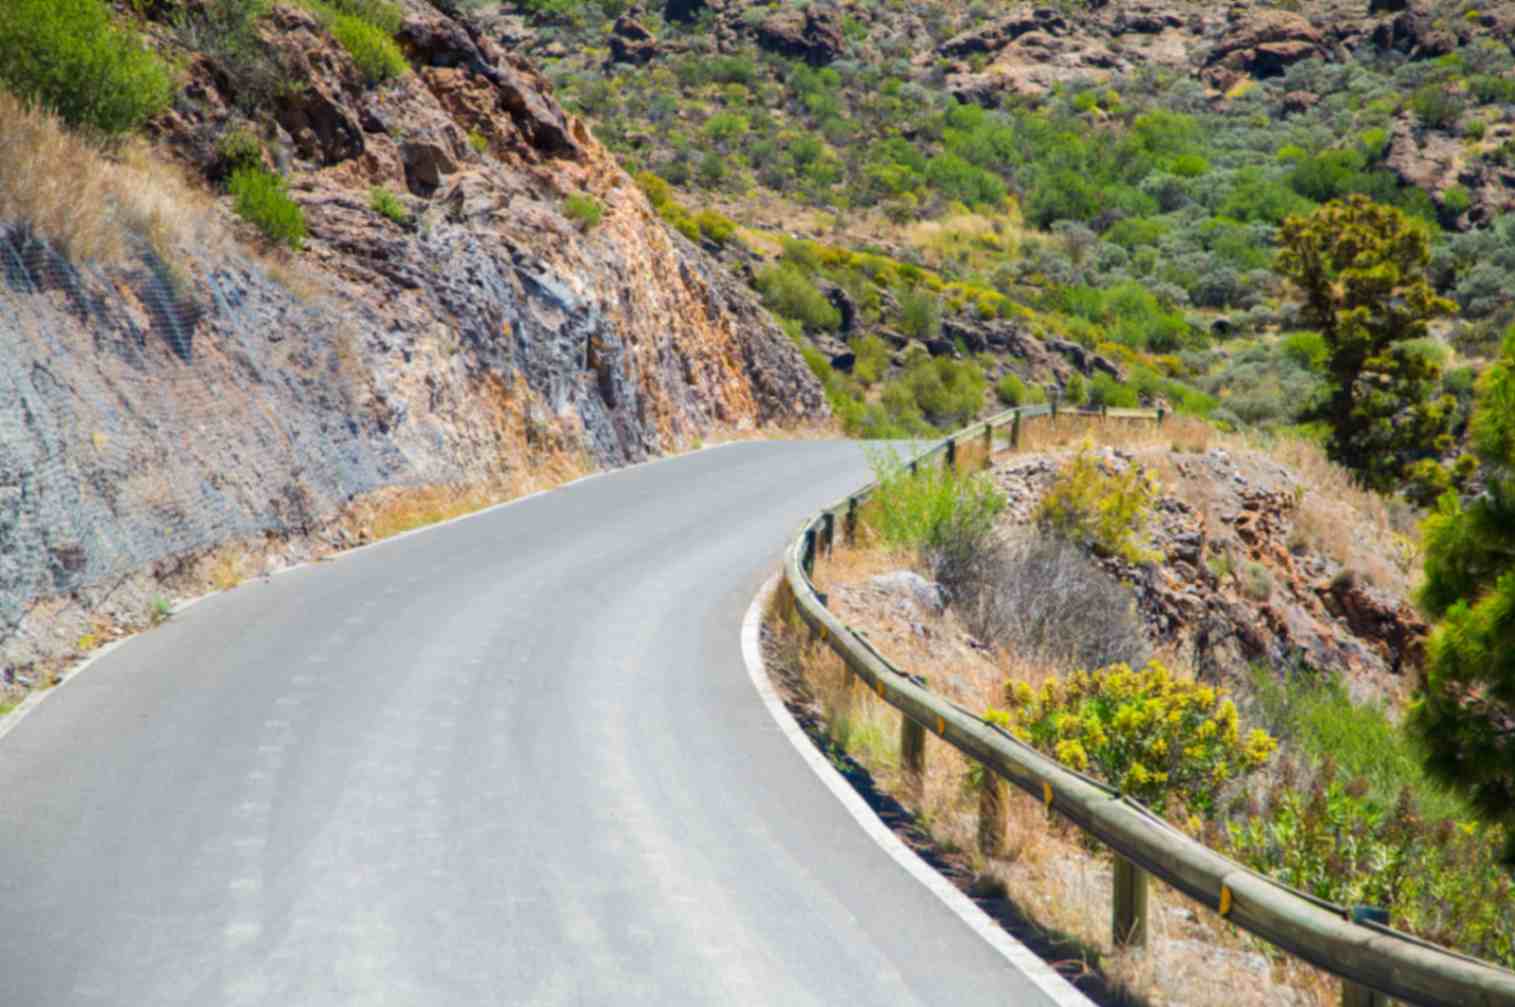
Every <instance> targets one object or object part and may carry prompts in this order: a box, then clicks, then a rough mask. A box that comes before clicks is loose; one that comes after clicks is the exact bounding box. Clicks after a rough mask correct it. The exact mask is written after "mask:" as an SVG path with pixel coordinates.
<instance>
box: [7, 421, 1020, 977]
mask: <svg viewBox="0 0 1515 1007" xmlns="http://www.w3.org/2000/svg"><path fill="white" fill-rule="evenodd" d="M866 478H867V467H866V465H865V464H864V460H863V457H862V451H861V450H860V448H859V446H858V445H856V444H846V443H800V444H772V443H767V444H746V445H738V446H732V447H725V448H721V449H719V450H715V451H706V452H700V453H697V454H694V455H691V456H687V457H683V458H678V459H674V460H671V461H666V462H661V463H658V464H655V465H649V466H643V467H640V468H635V469H631V470H627V471H623V472H618V473H614V474H611V475H608V476H605V477H602V478H596V479H592V480H588V481H585V482H581V483H578V484H575V485H573V486H570V487H568V488H566V489H563V490H560V491H557V492H554V493H550V494H547V495H544V496H539V497H535V498H532V499H529V500H526V501H523V502H520V503H517V504H515V505H512V506H508V507H504V508H499V509H496V510H492V511H489V512H487V513H484V514H482V515H479V516H476V517H474V518H471V519H469V520H465V521H461V522H457V523H454V524H450V525H447V526H444V527H440V528H436V529H431V530H429V531H426V532H424V533H422V534H418V535H413V536H408V537H405V538H402V539H398V540H394V541H391V542H387V543H383V544H381V545H379V546H376V547H374V548H370V549H366V550H362V551H359V552H357V553H354V554H351V555H348V556H345V557H343V558H341V559H339V560H338V561H336V562H332V563H323V564H318V565H315V566H310V567H305V568H302V569H299V570H295V571H292V572H290V573H288V574H286V575H283V576H279V577H277V578H274V579H272V580H269V581H263V582H257V583H251V584H248V585H245V586H243V587H241V588H239V589H237V590H235V591H232V592H229V593H226V594H222V595H218V596H216V597H213V598H210V599H207V600H205V601H203V602H201V603H200V604H197V605H195V606H193V607H192V608H190V609H188V610H187V611H185V612H184V613H182V614H180V615H179V616H177V617H176V618H175V619H173V620H172V621H171V622H170V623H168V624H167V625H165V626H163V627H161V628H159V629H157V630H155V631H153V632H151V633H148V634H145V635H143V636H141V637H139V638H137V639H134V640H132V641H130V642H129V643H128V644H126V645H125V646H123V647H121V648H119V649H117V650H116V651H114V652H113V653H111V654H109V655H107V656H105V657H104V658H102V659H101V660H100V661H99V662H98V663H97V664H96V665H95V666H94V667H92V668H90V669H88V670H87V671H86V672H85V673H83V674H82V675H80V676H79V678H77V679H76V680H74V681H72V682H71V683H70V684H68V685H67V686H66V687H65V688H63V689H61V690H60V691H59V692H58V693H57V694H56V695H54V696H52V697H50V698H49V700H48V701H47V702H46V703H44V704H42V705H41V706H39V707H38V708H37V709H36V710H35V711H34V712H32V713H31V714H30V715H28V716H27V717H26V718H25V719H23V720H21V721H20V722H19V723H18V724H16V725H15V728H14V730H12V731H11V732H10V733H9V734H7V735H6V736H5V737H4V738H3V740H0V1004H4V1005H8V1007H52V1005H63V1004H123V1005H134V1007H135V1005H177V1004H185V1005H196V1007H201V1005H214V1004H228V1005H242V1004H269V1005H280V1007H285V1005H288V1007H296V1005H300V1007H303V1005H325V1004H362V1005H385V1004H396V1005H449V1007H454V1005H473V1004H610V1003H616V1004H625V1003H639V1004H640V1003H647V1004H659V1005H664V1004H684V1003H689V1004H775V1005H786V1007H788V1005H805V1004H845V1005H861V1004H869V1005H873V1004H915V1003H931V1004H954V1005H961V1004H977V1003H1015V1004H1045V1003H1049V1002H1050V1001H1049V1000H1048V999H1047V997H1046V995H1045V994H1043V993H1041V992H1040V991H1039V990H1038V988H1037V987H1036V986H1034V985H1033V984H1032V983H1030V982H1029V981H1027V980H1026V979H1024V978H1023V977H1021V976H1020V975H1019V974H1018V973H1016V972H1015V971H1013V970H1012V969H1011V968H1010V966H1009V965H1008V964H1007V962H1006V960H1005V959H1004V958H1003V957H1001V956H1000V955H998V954H997V953H995V952H994V951H993V950H992V949H991V948H990V947H989V946H988V945H987V944H986V943H985V942H984V941H983V940H982V939H981V938H979V937H978V936H976V935H975V934H974V933H973V932H972V930H971V929H970V928H969V927H968V925H967V924H965V923H964V922H962V921H961V920H960V919H959V918H958V917H957V916H955V915H953V914H952V913H951V912H949V911H948V910H947V908H946V907H945V906H944V905H943V904H942V903H941V902H940V901H938V900H937V899H936V898H935V897H934V896H933V895H931V894H930V893H929V892H928V891H927V890H926V889H925V888H924V887H923V886H922V885H920V884H919V883H918V882H917V881H915V880H914V879H912V878H911V877H910V876H909V875H908V874H906V873H905V872H904V871H903V870H902V869H901V868H900V867H899V866H897V865H896V863H895V862H894V861H893V860H891V859H890V858H889V857H888V856H887V855H886V854H885V853H884V852H883V851H882V850H881V849H880V848H879V847H878V846H876V845H874V843H873V842H872V841H871V840H869V839H868V838H867V837H866V836H865V835H864V833H863V831H862V830H861V829H859V828H858V826H857V824H856V823H855V822H854V821H853V820H852V819H851V818H850V817H848V815H847V813H846V812H845V811H844V810H843V808H842V807H841V805H840V804H838V802H837V801H836V799H835V798H834V797H833V796H832V794H831V793H829V792H828V791H827V790H826V788H825V787H824V786H823V785H822V784H821V783H820V781H819V780H818V779H817V778H816V777H815V776H814V775H813V774H812V772H811V771H810V770H809V769H808V768H807V767H806V765H805V763H804V761H803V760H802V759H801V758H800V757H799V756H798V754H797V753H796V752H795V750H794V749H793V748H792V747H791V746H790V744H789V743H788V741H787V740H786V738H785V737H784V735H783V734H782V733H781V732H780V731H779V729H778V728H777V726H776V724H775V723H774V721H773V719H772V718H771V717H770V715H769V713H768V712H767V710H766V709H765V708H764V706H763V705H762V703H761V702H759V700H758V697H757V695H756V694H755V692H754V690H753V687H752V684H751V682H750V681H749V680H748V677H747V674H746V671H745V669H744V665H743V662H742V657H741V652H740V649H739V644H738V640H739V632H740V626H741V622H742V616H743V614H744V612H745V610H746V608H747V606H748V604H749V602H750V601H751V599H752V597H753V594H754V592H755V591H756V590H757V588H758V586H759V584H760V582H761V581H762V580H763V579H764V578H765V577H766V576H767V575H768V574H769V573H770V572H771V571H772V570H773V569H774V567H775V565H776V561H777V559H778V554H779V550H780V547H781V545H782V543H783V542H784V540H785V539H786V537H787V536H788V535H789V534H791V533H792V532H793V530H794V528H795V527H796V526H797V524H798V522H799V521H800V520H801V519H802V518H803V517H804V516H805V515H806V514H808V513H809V512H810V511H812V510H813V509H815V508H816V507H818V506H820V505H821V504H823V503H826V502H829V501H831V500H833V499H835V498H837V497H838V496H840V495H841V494H843V493H846V492H848V491H849V490H851V489H853V488H855V487H857V486H858V485H860V484H861V483H862V482H864V481H865V480H866Z"/></svg>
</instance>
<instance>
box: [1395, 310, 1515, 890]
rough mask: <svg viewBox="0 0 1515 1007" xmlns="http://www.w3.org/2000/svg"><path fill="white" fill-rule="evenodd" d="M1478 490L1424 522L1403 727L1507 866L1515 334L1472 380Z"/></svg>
mask: <svg viewBox="0 0 1515 1007" xmlns="http://www.w3.org/2000/svg"><path fill="white" fill-rule="evenodd" d="M1470 436H1471V441H1472V448H1473V452H1474V454H1475V455H1476V457H1477V459H1478V462H1479V464H1480V468H1479V479H1480V481H1481V482H1482V483H1483V486H1484V488H1483V491H1482V493H1480V494H1479V495H1478V496H1477V497H1475V498H1474V499H1472V500H1471V501H1469V502H1468V503H1467V504H1463V503H1462V502H1461V501H1460V500H1459V499H1458V497H1457V495H1456V494H1455V493H1452V492H1448V493H1446V494H1444V495H1443V496H1442V498H1441V500H1440V502H1439V504H1438V507H1437V510H1436V512H1435V513H1434V514H1432V515H1431V516H1430V517H1429V518H1427V519H1426V523H1425V527H1424V537H1425V556H1426V558H1425V573H1426V581H1425V586H1424V587H1423V588H1422V589H1421V593H1420V604H1421V607H1422V608H1423V609H1425V611H1426V612H1427V614H1429V615H1431V616H1432V617H1436V618H1439V619H1440V620H1441V621H1440V623H1439V624H1438V625H1437V626H1436V629H1435V631H1434V632H1433V633H1432V635H1431V641H1430V645H1429V647H1428V648H1427V656H1426V680H1425V689H1424V692H1423V695H1422V696H1421V697H1420V698H1419V699H1418V700H1417V701H1416V704H1415V706H1414V707H1413V708H1412V709H1411V712H1410V724H1411V726H1412V728H1413V729H1414V730H1415V731H1416V733H1417V734H1418V735H1419V736H1420V737H1421V739H1422V740H1423V741H1424V743H1425V746H1426V752H1427V766H1428V768H1429V769H1430V770H1431V772H1432V773H1433V774H1434V775H1435V776H1437V777H1439V778H1440V779H1442V780H1445V781H1446V782H1447V783H1449V784H1451V785H1452V786H1454V787H1455V788H1457V789H1459V790H1461V791H1462V792H1464V793H1465V794H1467V796H1468V798H1469V799H1470V800H1471V802H1472V803H1473V806H1474V808H1475V809H1476V810H1477V811H1478V812H1479V813H1480V814H1481V815H1483V816H1484V817H1486V818H1488V819H1489V820H1490V821H1496V822H1502V823H1504V825H1505V826H1506V829H1507V835H1508V836H1509V840H1510V842H1509V845H1508V846H1507V847H1506V850H1505V856H1506V859H1507V860H1508V861H1509V862H1511V863H1512V864H1515V329H1512V330H1510V332H1509V333H1507V334H1506V336H1505V341H1504V347H1503V351H1502V354H1501V357H1500V359H1499V361H1498V362H1497V363H1496V364H1495V365H1494V366H1492V367H1490V368H1489V370H1488V371H1486V372H1485V374H1484V375H1483V377H1482V378H1481V379H1480V381H1479V386H1478V400H1477V406H1476V407H1475V410H1474V413H1473V419H1472V424H1471V429H1470Z"/></svg>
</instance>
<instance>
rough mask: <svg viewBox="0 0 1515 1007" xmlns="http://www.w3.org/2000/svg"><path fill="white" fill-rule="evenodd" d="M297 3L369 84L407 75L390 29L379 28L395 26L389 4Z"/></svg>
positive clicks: (354, 0)
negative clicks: (333, 40)
mask: <svg viewBox="0 0 1515 1007" xmlns="http://www.w3.org/2000/svg"><path fill="white" fill-rule="evenodd" d="M301 2H302V3H303V4H304V5H305V6H306V7H308V8H309V9H310V10H311V12H312V13H314V14H315V15H316V16H317V17H318V18H319V19H320V20H321V23H322V25H324V26H325V28H326V30H327V31H329V32H331V36H332V38H334V39H336V40H337V44H338V45H340V46H341V47H342V48H343V49H345V50H347V54H348V55H349V56H351V57H352V61H353V62H354V63H355V64H357V67H358V71H359V72H360V73H362V74H363V79H364V80H366V81H367V82H368V83H369V84H381V83H383V82H384V81H386V80H390V79H392V78H395V77H403V76H404V75H405V74H406V73H407V72H409V70H410V64H408V63H406V62H405V54H404V53H402V52H401V51H400V47H399V45H397V44H396V43H395V40H394V38H393V37H392V35H393V32H394V28H388V29H386V28H385V27H382V25H387V24H389V23H391V21H393V24H394V26H395V28H398V27H399V19H398V13H397V12H396V15H395V16H394V17H393V18H391V17H390V16H389V15H388V9H390V8H392V5H390V4H383V3H373V2H365V0H301ZM371 19H374V20H371Z"/></svg>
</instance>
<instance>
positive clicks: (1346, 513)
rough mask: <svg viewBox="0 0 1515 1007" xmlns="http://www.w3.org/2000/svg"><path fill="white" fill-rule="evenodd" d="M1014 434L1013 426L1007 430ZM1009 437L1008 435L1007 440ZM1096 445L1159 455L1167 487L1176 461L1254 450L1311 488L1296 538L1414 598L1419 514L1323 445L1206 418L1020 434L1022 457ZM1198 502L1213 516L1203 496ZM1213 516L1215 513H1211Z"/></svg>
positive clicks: (1089, 421) (1075, 424) (1040, 427)
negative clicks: (1364, 483) (1218, 425)
mask: <svg viewBox="0 0 1515 1007" xmlns="http://www.w3.org/2000/svg"><path fill="white" fill-rule="evenodd" d="M1006 429H1007V430H1008V428H1006ZM1008 436H1009V434H1008V432H1007V433H1004V434H1003V435H1002V438H1008ZM1086 437H1087V438H1089V439H1090V440H1092V441H1093V443H1094V444H1095V446H1097V447H1103V446H1109V447H1116V448H1122V449H1125V450H1130V451H1142V450H1144V449H1163V453H1157V452H1153V453H1151V455H1150V458H1149V460H1150V462H1151V464H1152V465H1153V467H1154V468H1156V469H1157V472H1158V475H1159V477H1160V478H1161V479H1162V480H1163V482H1164V483H1166V484H1168V485H1174V484H1175V483H1176V481H1177V479H1178V473H1177V470H1176V468H1175V466H1174V465H1173V457H1168V456H1175V457H1176V456H1182V455H1184V454H1198V453H1201V452H1205V451H1209V450H1211V449H1212V448H1224V449H1226V450H1227V451H1229V452H1231V453H1232V454H1233V455H1241V454H1243V453H1247V452H1253V453H1257V454H1260V455H1263V456H1265V457H1267V458H1270V459H1272V460H1273V461H1275V462H1277V463H1278V464H1280V465H1283V466H1284V467H1285V468H1287V469H1289V470H1290V471H1291V472H1292V473H1293V474H1294V477H1295V480H1296V482H1297V484H1298V485H1299V486H1301V487H1304V490H1303V494H1302V496H1301V497H1300V499H1299V506H1298V507H1297V508H1296V510H1295V512H1294V523H1295V527H1294V531H1293V534H1292V537H1293V539H1294V541H1297V542H1298V544H1299V545H1301V546H1303V547H1305V548H1308V549H1310V550H1312V551H1314V552H1319V553H1322V554H1323V555H1325V556H1328V557H1330V558H1331V559H1333V560H1335V561H1336V562H1337V563H1340V564H1341V565H1342V566H1343V567H1345V568H1346V569H1348V570H1351V571H1353V572H1354V573H1356V574H1358V575H1359V576H1361V577H1362V578H1363V579H1364V580H1365V581H1367V582H1368V583H1369V584H1372V585H1374V586H1376V587H1379V588H1382V589H1384V590H1387V591H1391V592H1394V593H1396V594H1399V595H1401V596H1409V595H1410V594H1411V593H1412V592H1413V590H1414V586H1415V584H1414V581H1415V578H1416V576H1417V575H1418V572H1419V567H1420V541H1419V532H1418V530H1417V527H1416V515H1415V514H1414V513H1413V512H1411V511H1410V510H1409V508H1407V507H1406V506H1404V505H1403V504H1401V503H1395V502H1393V501H1390V500H1387V499H1385V498H1384V497H1382V496H1379V495H1378V494H1376V493H1373V492H1371V491H1368V490H1365V489H1363V488H1362V487H1361V486H1359V485H1358V484H1357V483H1356V481H1355V480H1354V479H1353V477H1352V474H1351V473H1350V472H1349V471H1347V470H1346V469H1344V468H1342V467H1341V466H1340V465H1338V464H1336V463H1335V462H1333V461H1331V460H1330V459H1329V458H1327V457H1326V453H1325V450H1324V449H1323V448H1322V447H1321V446H1320V445H1318V444H1315V443H1312V442H1310V441H1306V440H1302V439H1299V438H1293V437H1273V436H1263V435H1259V434H1256V433H1250V432H1248V433H1238V434H1228V433H1222V432H1221V431H1218V430H1216V429H1215V428H1214V427H1212V426H1210V425H1209V424H1208V423H1205V422H1203V421H1202V420H1198V419H1194V418H1191V417H1185V416H1170V417H1169V418H1168V419H1167V421H1166V422H1164V423H1163V425H1162V426H1161V427H1159V426H1157V425H1156V424H1154V423H1151V422H1150V421H1146V420H1117V419H1110V420H1106V421H1101V420H1100V419H1098V418H1094V417H1083V416H1068V415H1066V414H1064V415H1061V416H1059V417H1058V419H1057V421H1056V423H1055V424H1054V423H1053V422H1052V421H1051V420H1050V419H1035V420H1032V421H1030V422H1029V423H1027V424H1026V426H1025V428H1024V429H1023V431H1022V434H1021V452H1022V453H1034V452H1038V451H1056V450H1061V449H1065V448H1069V447H1073V446H1075V445H1077V444H1078V443H1080V442H1081V441H1082V440H1083V439H1084V438H1086ZM1188 492H1189V493H1190V494H1197V495H1200V496H1202V495H1203V492H1204V489H1203V487H1202V486H1198V485H1196V484H1194V483H1193V482H1192V481H1191V482H1190V485H1189V487H1188ZM1188 502H1189V503H1190V504H1191V505H1195V506H1197V507H1198V508H1199V509H1200V510H1201V511H1202V512H1207V511H1208V510H1209V508H1207V506H1206V504H1205V501H1204V500H1203V499H1191V500H1189V501H1188ZM1212 516H1213V515H1212Z"/></svg>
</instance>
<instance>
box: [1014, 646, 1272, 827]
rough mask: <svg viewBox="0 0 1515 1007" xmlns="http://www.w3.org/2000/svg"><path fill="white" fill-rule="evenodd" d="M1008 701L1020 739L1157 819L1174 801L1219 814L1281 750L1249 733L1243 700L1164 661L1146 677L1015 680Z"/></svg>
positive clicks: (1087, 674)
mask: <svg viewBox="0 0 1515 1007" xmlns="http://www.w3.org/2000/svg"><path fill="white" fill-rule="evenodd" d="M1005 701H1006V705H1007V706H1008V707H1009V709H1008V711H1007V712H1008V714H1009V717H1008V720H1009V722H1010V730H1011V731H1012V732H1013V733H1015V734H1016V735H1017V736H1019V737H1020V738H1022V739H1023V740H1025V741H1027V742H1030V743H1031V744H1033V745H1035V746H1036V747H1037V748H1040V749H1041V750H1042V751H1044V752H1047V753H1048V754H1050V755H1052V756H1054V757H1055V758H1056V759H1057V760H1058V761H1059V762H1061V763H1063V764H1064V765H1066V766H1069V767H1070V768H1072V769H1076V770H1078V771H1080V772H1091V773H1093V774H1094V775H1095V776H1098V777H1099V778H1101V779H1103V780H1104V781H1105V782H1106V783H1109V784H1110V785H1111V786H1114V787H1118V788H1120V790H1121V792H1122V793H1124V794H1129V795H1130V796H1131V797H1134V798H1136V799H1137V800H1138V801H1141V802H1142V803H1144V804H1146V805H1148V806H1149V807H1151V808H1153V809H1154V810H1156V811H1158V812H1159V813H1161V812H1162V811H1163V810H1164V809H1165V808H1167V806H1168V804H1169V802H1170V800H1171V801H1176V802H1177V803H1178V804H1180V805H1182V806H1183V807H1184V808H1186V809H1187V810H1189V811H1191V812H1197V813H1199V814H1202V815H1205V816H1209V815H1212V814H1213V813H1214V812H1215V811H1216V804H1217V799H1218V798H1219V796H1220V794H1221V792H1222V789H1223V788H1224V787H1225V786H1226V785H1227V784H1228V783H1231V782H1232V781H1233V780H1237V779H1241V778H1244V777H1246V776H1248V775H1249V774H1251V773H1254V772H1256V771H1257V770H1259V769H1261V768H1262V767H1263V766H1264V765H1266V764H1267V762H1268V759H1269V757H1270V756H1271V755H1272V754H1273V751H1274V750H1275V749H1276V748H1277V743H1276V742H1275V741H1274V740H1273V739H1272V738H1271V737H1269V736H1268V733H1267V732H1266V731H1262V730H1253V731H1251V732H1250V733H1249V734H1248V735H1247V736H1246V737H1245V738H1243V737H1242V736H1241V729H1240V724H1239V720H1238V716H1237V712H1236V704H1235V703H1233V702H1232V701H1231V700H1230V699H1228V698H1226V696H1225V694H1224V693H1223V692H1221V691H1219V690H1217V689H1214V688H1212V687H1210V686H1207V685H1201V684H1200V683H1198V682H1194V681H1191V680H1187V679H1183V678H1180V677H1178V676H1176V675H1174V674H1172V673H1171V672H1170V671H1169V670H1168V669H1167V668H1166V667H1164V666H1163V665H1162V664H1159V663H1158V662H1157V661H1152V662H1151V663H1149V664H1148V665H1147V666H1146V667H1145V668H1143V669H1141V670H1140V671H1133V670H1132V669H1131V668H1129V667H1127V666H1126V665H1123V664H1117V665H1114V666H1112V667H1109V668H1105V669H1103V670H1101V671H1075V672H1074V673H1073V674H1071V675H1069V676H1068V677H1067V678H1066V679H1065V680H1063V681H1061V682H1059V681H1057V680H1055V679H1048V680H1047V681H1046V682H1044V683H1043V684H1042V687H1041V688H1040V689H1033V688H1032V687H1031V686H1030V685H1027V684H1026V683H1025V682H1012V683H1010V684H1009V685H1007V686H1006V688H1005Z"/></svg>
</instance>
